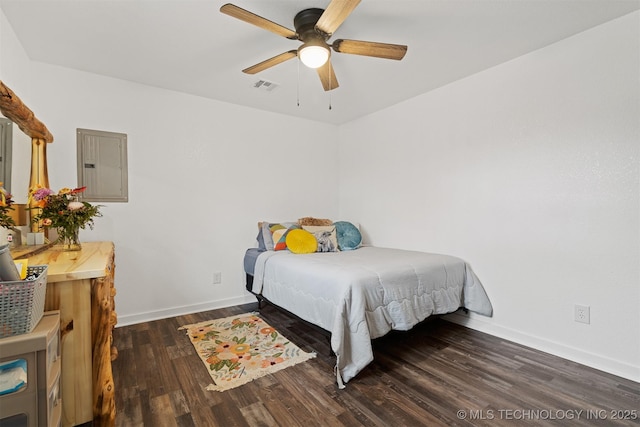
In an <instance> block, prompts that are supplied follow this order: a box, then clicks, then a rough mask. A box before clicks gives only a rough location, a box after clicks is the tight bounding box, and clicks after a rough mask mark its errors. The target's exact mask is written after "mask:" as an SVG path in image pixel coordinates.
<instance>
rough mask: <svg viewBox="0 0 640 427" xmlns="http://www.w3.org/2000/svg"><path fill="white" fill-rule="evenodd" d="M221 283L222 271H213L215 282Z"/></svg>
mask: <svg viewBox="0 0 640 427" xmlns="http://www.w3.org/2000/svg"><path fill="white" fill-rule="evenodd" d="M220 283H222V273H221V272H219V271H216V272H215V273H213V284H214V285H219V284H220Z"/></svg>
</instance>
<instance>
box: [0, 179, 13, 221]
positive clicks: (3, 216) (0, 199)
mask: <svg viewBox="0 0 640 427" xmlns="http://www.w3.org/2000/svg"><path fill="white" fill-rule="evenodd" d="M2 184H3V183H2V182H0V227H4V228H12V227H13V226H15V225H16V224H15V222H14V221H13V218H11V215H9V211H11V210H13V206H11V205H12V204H13V199H12V198H11V194H9V193H7V190H5V188H4V187H3V185H2Z"/></svg>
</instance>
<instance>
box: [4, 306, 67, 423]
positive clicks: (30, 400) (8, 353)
mask: <svg viewBox="0 0 640 427" xmlns="http://www.w3.org/2000/svg"><path fill="white" fill-rule="evenodd" d="M12 360H24V361H26V366H27V381H26V384H25V385H24V386H23V387H21V388H19V389H17V390H15V391H13V392H12V393H8V394H3V395H0V425H3V426H5V425H6V426H12V427H13V426H16V427H17V426H20V427H31V426H33V427H41V426H48V427H58V426H60V425H61V420H62V405H61V401H60V369H61V361H60V313H59V311H49V312H46V313H44V316H43V317H42V320H40V322H39V323H38V325H37V326H36V327H35V328H34V329H33V331H31V332H30V333H28V334H22V335H15V336H11V337H7V338H2V339H0V364H2V363H6V362H9V361H12Z"/></svg>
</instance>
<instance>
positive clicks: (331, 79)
mask: <svg viewBox="0 0 640 427" xmlns="http://www.w3.org/2000/svg"><path fill="white" fill-rule="evenodd" d="M316 70H317V71H318V77H320V81H321V82H322V87H323V88H324V90H325V91H329V90H333V89H335V88H337V87H338V86H340V85H339V84H338V79H337V78H336V73H335V72H334V71H333V66H332V65H331V61H327V62H325V63H324V65H323V66H322V67H319V68H316Z"/></svg>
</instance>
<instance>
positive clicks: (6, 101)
mask: <svg viewBox="0 0 640 427" xmlns="http://www.w3.org/2000/svg"><path fill="white" fill-rule="evenodd" d="M0 111H2V114H3V115H4V116H5V117H6V118H7V119H9V120H11V121H12V122H14V123H15V124H17V125H18V127H19V128H20V129H21V130H22V131H23V132H24V133H26V134H27V135H28V136H30V137H31V138H37V139H42V140H44V142H53V135H51V132H49V129H47V127H46V126H45V125H44V123H42V122H41V121H40V120H38V119H37V118H36V116H35V115H34V114H33V111H31V110H30V109H29V108H28V107H27V106H26V105H24V103H23V102H22V100H21V99H20V98H18V95H16V94H15V93H13V91H12V90H11V89H9V88H8V87H7V86H6V85H5V84H4V83H3V82H2V81H1V80H0Z"/></svg>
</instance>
